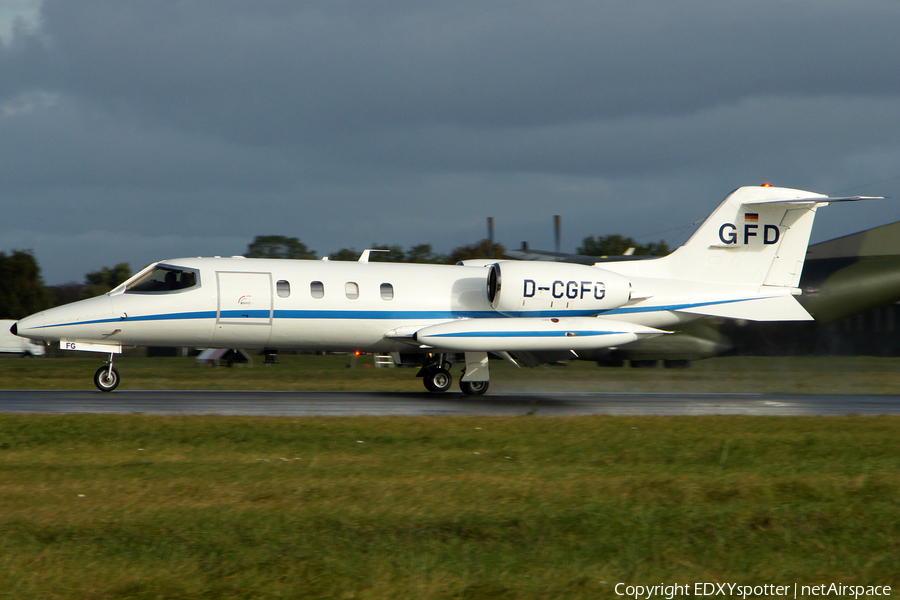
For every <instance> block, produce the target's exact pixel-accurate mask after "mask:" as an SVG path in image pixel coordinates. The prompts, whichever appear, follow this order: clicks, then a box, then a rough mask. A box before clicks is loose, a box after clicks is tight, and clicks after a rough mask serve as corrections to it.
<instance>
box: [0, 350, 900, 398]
mask: <svg viewBox="0 0 900 600" xmlns="http://www.w3.org/2000/svg"><path fill="white" fill-rule="evenodd" d="M102 360H103V357H102V356H101V355H97V354H92V353H85V355H84V356H82V355H81V354H76V355H72V356H67V357H65V358H42V359H20V358H3V359H0V389H94V386H93V381H92V377H93V374H94V371H96V370H97V368H98V367H99V366H100V365H101V364H102ZM351 360H352V359H351V357H348V356H313V355H290V354H284V355H282V356H280V357H279V361H280V364H278V365H265V364H263V361H262V357H255V362H254V365H253V367H246V366H235V367H232V368H228V367H218V368H210V367H204V366H198V365H196V364H195V361H194V359H193V358H146V357H141V356H133V355H127V354H126V355H125V356H121V357H117V359H116V368H117V369H118V370H119V372H120V373H121V376H122V383H121V386H120V388H119V389H121V390H129V389H131V390H148V389H153V390H160V389H179V390H363V391H415V392H420V391H422V390H423V389H424V388H423V387H422V381H421V380H420V379H417V378H416V377H415V372H416V371H415V369H401V368H393V369H388V368H381V369H376V368H374V365H373V360H372V357H371V356H362V357H359V358H358V359H357V360H356V363H355V366H354V368H347V366H348V364H350V363H351ZM459 374H460V369H459V368H455V369H454V370H453V376H454V378H457V379H458V377H459ZM454 389H456V388H455V387H454ZM566 390H571V391H581V390H585V391H615V392H640V391H645V392H769V393H873V394H896V393H900V358H878V357H859V356H857V357H841V356H827V357H821V356H820V357H730V358H714V359H709V360H704V361H699V362H696V363H694V365H693V366H692V367H691V368H689V369H663V368H655V369H632V368H627V367H626V368H608V367H605V368H601V367H597V366H596V365H595V364H594V363H591V362H583V361H572V362H570V363H568V364H567V365H566V366H542V367H538V368H535V369H528V368H524V369H519V368H517V367H515V366H513V365H511V364H509V363H507V362H505V361H502V360H492V361H491V391H490V392H488V393H503V392H521V391H554V392H556V391H566Z"/></svg>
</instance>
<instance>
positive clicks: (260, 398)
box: [0, 390, 900, 417]
mask: <svg viewBox="0 0 900 600" xmlns="http://www.w3.org/2000/svg"><path fill="white" fill-rule="evenodd" d="M0 413H53V414H68V413H95V414H100V413H118V414H129V413H146V414H154V415H247V416H269V417H279V416H289V417H312V416H355V415H360V416H362V415H371V416H391V415H404V416H439V415H498V416H519V415H527V414H535V415H541V416H574V415H776V416H778V415H810V416H824V415H854V414H855V415H897V414H900V396H896V395H890V396H887V395H885V396H881V395H812V394H810V395H801V394H796V395H773V394H646V393H634V394H622V393H570V392H565V393H559V394H552V393H533V394H530V393H525V394H523V393H516V394H502V393H498V394H490V393H489V394H487V395H485V396H482V397H475V398H472V397H469V396H464V395H462V394H459V393H447V394H427V393H387V392H382V393H366V392H218V391H217V392H204V391H198V392H178V391H117V392H113V393H110V394H104V393H102V392H98V391H15V390H7V391H4V390H0Z"/></svg>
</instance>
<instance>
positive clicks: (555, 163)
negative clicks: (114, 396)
mask: <svg viewBox="0 0 900 600" xmlns="http://www.w3.org/2000/svg"><path fill="white" fill-rule="evenodd" d="M898 26H900V5H898V4H897V3H896V2H885V1H878V0H872V1H862V2H855V3H846V2H742V3H727V4H724V3H721V2H711V1H692V2H680V3H673V2H662V1H659V2H633V1H630V2H595V1H591V2H568V3H555V4H554V3H550V4H548V3H546V2H498V3H483V2H460V1H454V2H429V3H421V2H401V1H396V2H390V1H387V2H386V1H379V2H360V1H350V0H347V1H340V0H329V1H322V2H294V1H290V2H288V1H285V2H265V1H260V2H253V3H246V2H237V1H215V2H142V3H122V2H117V1H109V2H102V1H93V0H85V1H83V2H77V3H72V2H67V1H63V0H45V1H44V2H43V5H42V8H41V20H40V23H39V26H37V27H32V28H26V27H20V28H19V29H18V30H17V34H16V36H15V39H13V41H12V42H11V43H10V44H9V45H7V46H5V47H4V46H0V136H2V139H3V141H4V143H3V144H2V145H0V201H2V202H3V203H4V205H9V207H10V209H9V211H10V212H8V213H7V215H11V216H12V217H14V218H15V220H12V219H10V220H8V221H7V222H8V223H13V222H15V223H24V222H28V223H29V227H32V228H33V231H32V232H31V233H29V234H28V235H27V236H26V241H27V239H33V240H36V241H35V244H37V241H40V240H47V239H55V238H53V236H54V235H56V236H73V238H72V239H73V240H75V242H73V243H77V244H78V246H79V248H88V247H90V245H91V244H92V243H95V242H96V241H97V240H98V239H101V238H102V235H100V234H99V233H97V232H102V231H104V230H109V231H114V232H115V235H116V236H120V235H121V234H122V232H123V230H124V231H128V232H130V233H131V238H130V239H132V240H138V239H139V238H141V236H145V235H147V236H148V241H147V243H146V244H145V243H143V242H141V241H135V244H134V246H135V247H140V248H142V249H144V250H145V251H146V252H147V253H148V254H152V253H153V252H154V251H155V252H158V253H159V255H156V256H149V257H147V258H146V259H144V258H141V259H134V258H132V259H130V260H132V261H134V262H149V260H152V259H154V258H159V257H160V255H163V256H171V255H172V254H178V253H182V254H197V253H199V252H200V250H199V249H198V250H194V248H196V247H200V246H203V244H201V243H199V242H198V241H197V237H196V236H198V235H202V232H203V231H204V230H205V231H206V233H207V235H208V237H209V238H210V239H213V238H214V239H216V240H219V242H221V243H226V242H223V240H228V242H227V243H226V245H229V246H230V247H229V248H227V249H222V250H221V253H223V254H224V253H230V252H241V251H243V247H240V244H238V243H236V240H240V239H246V240H247V241H249V240H250V239H252V237H253V235H257V234H264V233H272V232H274V231H273V230H274V229H278V228H281V229H279V230H278V231H277V233H285V234H291V235H299V236H300V237H301V238H303V239H304V241H308V242H309V243H310V245H312V246H313V247H316V248H317V249H318V250H319V251H320V253H327V252H330V251H333V250H335V249H336V248H338V247H341V246H351V245H353V246H357V247H362V246H364V245H365V244H368V243H370V242H372V241H376V240H378V241H382V242H386V243H401V244H411V243H419V242H432V243H434V244H435V245H436V246H438V247H440V248H441V249H444V250H447V249H449V247H452V246H454V245H460V244H463V243H469V242H471V241H473V239H474V238H476V237H479V236H481V235H483V226H482V225H481V223H483V219H484V216H486V215H488V214H493V215H494V216H496V217H497V218H498V231H502V230H503V226H504V224H505V226H506V227H507V231H509V232H510V233H509V235H510V236H512V237H513V240H510V243H516V241H517V240H518V239H525V238H526V237H527V236H528V231H529V230H531V231H534V228H535V227H540V228H541V230H542V231H543V229H544V228H545V225H544V224H543V221H544V220H545V218H544V213H546V214H551V213H552V212H554V211H558V212H563V213H568V214H570V215H578V217H577V218H576V217H573V219H572V220H571V221H575V220H577V221H578V222H579V225H580V226H581V227H582V229H580V230H574V229H575V227H576V226H572V228H573V231H572V235H573V237H574V235H576V234H582V233H583V235H590V234H603V233H612V232H614V231H615V230H600V229H597V227H598V226H597V225H595V224H593V223H590V224H585V219H584V216H585V215H589V214H595V215H602V216H603V220H602V222H603V223H604V224H605V225H606V226H609V227H616V228H617V229H618V230H621V231H622V232H624V233H626V234H627V233H631V232H633V231H635V230H641V231H653V230H655V229H663V228H664V225H665V223H666V222H667V221H668V220H670V219H672V218H678V215H683V214H686V213H687V212H689V213H690V215H691V217H694V216H695V215H696V214H697V213H698V212H699V213H700V215H699V216H701V217H702V216H703V215H704V214H705V211H706V210H707V209H708V208H711V206H710V204H714V203H715V201H717V200H718V199H720V198H721V197H722V196H723V195H724V194H725V193H727V192H728V191H729V190H730V189H732V188H733V187H736V186H738V185H742V184H755V183H760V182H761V181H765V180H771V179H777V181H776V182H777V183H780V184H785V185H791V186H796V187H809V188H812V189H816V190H820V191H825V192H829V191H836V190H835V188H837V189H843V188H847V187H851V186H853V185H859V184H862V183H867V182H871V181H877V180H883V179H890V178H892V177H894V176H896V175H898V173H897V171H898V169H897V163H896V160H895V159H896V158H897V156H898V154H900V151H898V147H900V146H898V142H897V140H896V139H895V138H896V137H897V136H896V135H895V134H894V132H896V131H898V130H900V103H898V92H900V89H898V86H900V82H898V78H897V77H896V65H895V64H894V63H895V62H896V57H898V56H900V36H897V35H896V31H897V30H898ZM686 184H688V186H689V189H688V190H686V191H684V192H678V191H677V190H673V189H672V188H673V186H685V185H686ZM865 191H866V192H870V193H884V194H890V193H891V189H875V190H865ZM895 195H896V194H895ZM622 198H629V200H628V202H622V200H621V199H622ZM701 199H702V200H701ZM34 203H40V204H41V205H42V206H47V207H48V210H47V212H46V215H45V216H43V217H42V220H41V221H40V222H39V223H36V222H34V221H33V220H28V217H29V216H30V213H29V211H28V207H30V206H32V205H33V204H34ZM650 206H656V209H655V210H648V208H647V207H650ZM101 208H102V210H103V212H104V214H106V215H107V216H108V217H109V219H110V220H109V223H115V226H113V225H102V226H101V227H100V228H99V229H98V225H100V224H98V222H97V220H96V218H95V216H94V211H96V210H98V209H101ZM686 208H687V209H689V210H687V211H686V210H685V209H686ZM79 209H82V210H79ZM635 209H637V210H638V211H642V212H639V213H638V214H641V215H643V216H644V217H645V219H649V220H653V219H656V220H657V221H659V222H658V223H656V224H654V223H652V222H643V221H641V222H640V223H639V224H638V225H637V226H636V225H635V224H634V219H635V212H634V211H635ZM170 211H180V213H181V218H179V219H174V220H173V219H172V218H171V215H170V214H168V213H170ZM648 213H652V214H648ZM348 214H352V215H355V216H357V217H359V219H358V220H359V222H357V219H351V220H349V221H348V219H347V218H346V216H347V215H348ZM890 214H891V215H894V219H896V218H897V217H898V216H900V215H898V214H897V212H896V211H894V212H893V213H890ZM538 215H539V216H538ZM629 215H630V216H629ZM629 219H631V220H630V221H629ZM136 222H139V223H140V224H141V226H142V227H135V225H134V224H135V223H136ZM567 222H570V221H567ZM63 223H64V224H65V228H64V229H62V228H61V224H63ZM198 223H202V224H203V225H202V227H201V228H200V229H198ZM313 223H314V224H313ZM874 224H878V223H869V225H874ZM657 225H658V226H657ZM8 227H9V229H8V230H7V231H5V232H4V228H3V227H0V249H2V248H3V247H5V246H8V245H9V244H10V243H13V242H14V241H15V243H19V242H18V241H17V240H21V239H23V238H22V235H21V232H19V233H16V232H17V231H18V229H15V228H13V227H12V226H8ZM16 227H19V228H20V227H21V226H18V225H17V226H16ZM589 227H593V229H589ZM129 228H130V229H129ZM144 228H156V229H164V230H167V231H171V232H172V233H173V235H174V237H172V238H166V240H165V245H163V242H162V240H160V241H159V244H157V245H156V246H154V245H153V243H152V237H151V236H150V234H148V233H147V232H146V231H144V230H143V229H144ZM173 228H174V230H173ZM373 231H374V232H377V233H373ZM88 232H93V233H91V234H90V235H88ZM178 234H182V235H181V237H180V238H179V235H178ZM16 236H18V237H16ZM28 236H31V237H28ZM126 238H127V236H126ZM126 238H118V237H117V238H116V239H126ZM371 238H375V239H371ZM141 239H142V238H141ZM179 239H181V240H184V241H187V240H190V244H191V245H190V246H188V245H187V244H186V243H185V244H179V242H178V240H179ZM573 241H574V243H573V246H574V245H575V244H576V243H577V240H573ZM233 246H238V247H233ZM154 249H155V250H154ZM569 249H572V248H569ZM169 250H171V252H170V251H169ZM105 251H108V252H110V253H112V252H114V250H111V249H109V248H106V249H105ZM121 251H122V252H125V251H126V249H121ZM203 251H204V252H205V251H206V249H205V248H204V250H203ZM36 252H37V253H38V255H39V259H40V260H41V262H42V265H45V269H46V268H47V266H48V265H47V264H46V263H47V261H46V260H45V258H44V256H45V255H46V254H49V253H46V254H41V249H40V248H36ZM213 252H215V253H218V252H216V251H215V250H213ZM98 256H101V257H102V256H104V254H98ZM141 256H142V257H143V255H141ZM96 260H103V259H102V258H97V259H96ZM107 262H108V263H113V262H117V260H116V259H115V258H110V259H109V260H107ZM99 266H102V264H99V265H98V264H92V265H89V267H90V268H96V267H99ZM69 268H71V267H69ZM76 268H77V267H76ZM83 270H86V269H82V271H83ZM54 277H58V276H54Z"/></svg>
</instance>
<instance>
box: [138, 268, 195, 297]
mask: <svg viewBox="0 0 900 600" xmlns="http://www.w3.org/2000/svg"><path fill="white" fill-rule="evenodd" d="M198 281H199V277H198V276H197V272H196V271H194V270H192V269H184V268H182V267H175V266H170V265H156V266H155V267H154V268H153V269H151V270H149V271H147V272H146V273H144V274H143V275H142V276H141V277H139V278H137V279H135V280H134V281H132V282H131V283H129V284H128V285H126V286H125V293H126V294H128V293H134V294H149V293H158V292H174V291H181V290H186V289H188V288H192V287H194V286H196V285H197V283H198Z"/></svg>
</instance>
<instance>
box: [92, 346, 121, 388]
mask: <svg viewBox="0 0 900 600" xmlns="http://www.w3.org/2000/svg"><path fill="white" fill-rule="evenodd" d="M94 385H96V386H97V389H98V390H100V391H101V392H111V391H113V390H114V389H116V387H118V385H119V372H118V371H117V370H116V368H115V367H114V366H113V355H112V354H110V355H109V360H107V361H106V365H105V366H102V367H100V368H99V369H97V372H96V373H94Z"/></svg>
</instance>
